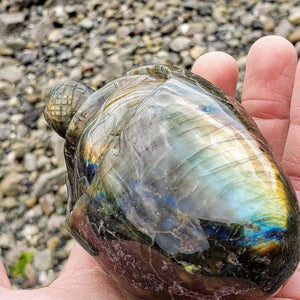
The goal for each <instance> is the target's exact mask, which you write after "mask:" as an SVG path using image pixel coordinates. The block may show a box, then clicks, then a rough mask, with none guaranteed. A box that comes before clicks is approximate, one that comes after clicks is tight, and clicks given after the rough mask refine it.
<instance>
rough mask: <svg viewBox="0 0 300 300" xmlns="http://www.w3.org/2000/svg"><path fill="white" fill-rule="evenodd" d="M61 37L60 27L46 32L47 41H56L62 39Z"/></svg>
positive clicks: (62, 35) (62, 34)
mask: <svg viewBox="0 0 300 300" xmlns="http://www.w3.org/2000/svg"><path fill="white" fill-rule="evenodd" d="M63 37H64V33H63V31H62V29H53V30H51V31H50V33H49V34H48V41H49V42H58V41H60V40H61V39H63Z"/></svg>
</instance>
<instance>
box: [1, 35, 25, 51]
mask: <svg viewBox="0 0 300 300" xmlns="http://www.w3.org/2000/svg"><path fill="white" fill-rule="evenodd" d="M5 44H6V45H7V47H9V48H11V49H13V50H16V51H20V50H23V49H24V48H25V46H26V42H25V40H24V39H23V38H22V37H16V36H15V37H8V38H7V40H6V42H5Z"/></svg>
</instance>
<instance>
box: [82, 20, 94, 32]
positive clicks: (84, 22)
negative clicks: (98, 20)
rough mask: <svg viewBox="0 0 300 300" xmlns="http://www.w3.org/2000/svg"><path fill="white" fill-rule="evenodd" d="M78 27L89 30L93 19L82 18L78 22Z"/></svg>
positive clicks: (92, 24) (92, 25)
mask: <svg viewBox="0 0 300 300" xmlns="http://www.w3.org/2000/svg"><path fill="white" fill-rule="evenodd" d="M79 25H80V27H82V28H84V29H86V30H91V29H92V28H93V27H94V21H93V20H91V19H89V18H84V19H82V20H81V21H80V22H79Z"/></svg>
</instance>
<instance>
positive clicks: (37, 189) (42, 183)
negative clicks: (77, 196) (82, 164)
mask: <svg viewBox="0 0 300 300" xmlns="http://www.w3.org/2000/svg"><path fill="white" fill-rule="evenodd" d="M65 178H66V167H65V166H63V167H60V168H58V169H54V170H52V171H51V172H48V173H44V174H42V175H41V176H40V177H39V179H38V180H37V182H36V183H35V185H34V187H33V191H32V196H36V197H39V196H42V195H45V194H47V193H48V192H49V191H51V190H52V188H53V186H54V185H58V186H60V185H62V184H64V183H65Z"/></svg>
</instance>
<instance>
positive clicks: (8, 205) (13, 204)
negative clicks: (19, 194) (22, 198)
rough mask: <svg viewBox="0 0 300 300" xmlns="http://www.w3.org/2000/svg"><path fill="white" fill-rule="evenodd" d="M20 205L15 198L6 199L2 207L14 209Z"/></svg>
mask: <svg viewBox="0 0 300 300" xmlns="http://www.w3.org/2000/svg"><path fill="white" fill-rule="evenodd" d="M17 205H18V201H17V200H16V198H15V197H6V198H4V200H2V203H1V206H2V207H4V208H9V209H12V208H14V207H16V206H17Z"/></svg>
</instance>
